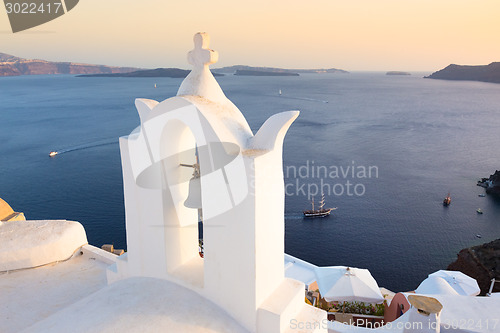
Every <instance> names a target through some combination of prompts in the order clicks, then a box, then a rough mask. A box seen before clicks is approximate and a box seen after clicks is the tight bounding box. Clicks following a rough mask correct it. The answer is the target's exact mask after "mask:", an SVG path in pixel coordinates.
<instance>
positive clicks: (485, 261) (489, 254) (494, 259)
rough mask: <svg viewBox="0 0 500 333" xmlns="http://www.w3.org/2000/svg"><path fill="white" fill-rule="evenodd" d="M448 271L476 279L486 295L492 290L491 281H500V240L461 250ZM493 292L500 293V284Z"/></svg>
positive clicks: (482, 292)
mask: <svg viewBox="0 0 500 333" xmlns="http://www.w3.org/2000/svg"><path fill="white" fill-rule="evenodd" d="M447 269H448V270H451V271H460V272H462V273H464V274H467V275H469V276H470V277H473V278H474V279H476V280H477V283H478V284H479V287H480V288H481V295H485V294H486V293H487V292H488V289H489V288H490V285H491V279H493V278H496V279H497V280H498V279H500V239H497V240H495V241H492V242H490V243H486V244H482V245H478V246H473V247H469V248H466V249H463V250H461V251H460V252H459V253H458V256H457V260H456V261H455V262H453V263H451V264H450V265H449V266H448V268H447ZM493 291H494V292H498V291H500V284H496V285H495V288H494V289H493Z"/></svg>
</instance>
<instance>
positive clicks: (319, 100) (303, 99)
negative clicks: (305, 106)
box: [268, 94, 328, 104]
mask: <svg viewBox="0 0 500 333" xmlns="http://www.w3.org/2000/svg"><path fill="white" fill-rule="evenodd" d="M268 96H275V97H279V98H287V99H298V100H300V101H309V102H318V103H325V104H326V103H328V101H325V100H322V99H316V98H308V97H295V96H287V95H282V94H279V95H268Z"/></svg>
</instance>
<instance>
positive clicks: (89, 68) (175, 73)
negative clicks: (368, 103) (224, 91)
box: [0, 53, 349, 78]
mask: <svg viewBox="0 0 500 333" xmlns="http://www.w3.org/2000/svg"><path fill="white" fill-rule="evenodd" d="M211 71H212V73H213V74H214V76H222V75H224V74H234V75H252V76H298V75H300V74H305V73H316V74H317V73H349V72H347V71H345V70H342V69H337V68H328V69H324V68H321V69H284V68H275V67H252V66H243V65H236V66H229V67H222V68H216V69H212V70H211ZM189 72H190V70H185V69H180V68H156V69H140V68H135V67H114V66H104V65H91V64H80V63H73V62H52V61H47V60H39V59H24V58H19V57H16V56H13V55H10V54H6V53H0V77H1V76H18V75H42V74H77V76H79V77H171V78H184V77H186V76H187V75H188V74H189Z"/></svg>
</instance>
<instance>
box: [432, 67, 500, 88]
mask: <svg viewBox="0 0 500 333" xmlns="http://www.w3.org/2000/svg"><path fill="white" fill-rule="evenodd" d="M425 78H426V79H439V80H464V81H481V82H492V83H500V62H492V63H491V64H489V65H482V66H462V65H454V64H452V65H449V66H447V67H446V68H443V69H442V70H440V71H437V72H434V73H432V74H431V75H429V76H425Z"/></svg>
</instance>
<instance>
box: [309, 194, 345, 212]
mask: <svg viewBox="0 0 500 333" xmlns="http://www.w3.org/2000/svg"><path fill="white" fill-rule="evenodd" d="M311 204H312V209H311V210H305V211H303V213H304V217H325V216H328V215H330V212H331V211H332V210H335V209H337V207H335V208H324V207H325V195H324V194H322V195H321V200H320V202H319V207H318V209H314V197H313V198H312V201H311Z"/></svg>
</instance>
